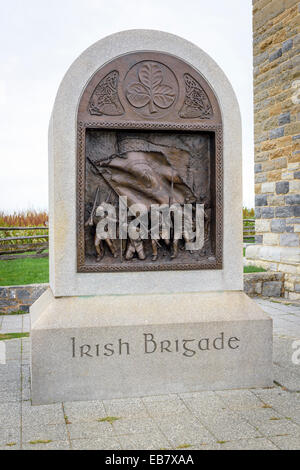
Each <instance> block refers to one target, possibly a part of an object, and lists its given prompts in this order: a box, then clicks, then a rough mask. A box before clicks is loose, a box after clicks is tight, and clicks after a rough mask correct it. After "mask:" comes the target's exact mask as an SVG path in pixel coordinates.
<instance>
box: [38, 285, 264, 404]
mask: <svg viewBox="0 0 300 470" xmlns="http://www.w3.org/2000/svg"><path fill="white" fill-rule="evenodd" d="M30 313H31V374H32V381H31V384H32V403H33V404H47V403H55V402H60V401H73V400H99V399H111V398H125V397H126V398H127V397H138V396H145V395H156V394H166V393H180V392H193V391H200V390H222V389H235V388H249V387H267V386H272V320H271V319H270V318H268V317H267V316H266V315H265V314H264V313H263V312H262V310H261V309H260V308H259V307H258V306H257V305H256V304H255V303H254V302H253V301H252V300H251V299H250V298H249V297H247V296H246V295H245V294H244V293H243V292H240V291H220V292H210V293H184V294H152V295H120V296H117V295H112V296H87V297H62V298H54V296H53V294H52V291H51V289H48V290H47V291H46V292H45V293H44V294H43V295H42V296H41V297H40V298H39V299H38V300H37V301H36V302H35V303H34V304H33V306H32V307H31V312H30Z"/></svg>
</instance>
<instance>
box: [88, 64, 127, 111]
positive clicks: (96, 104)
mask: <svg viewBox="0 0 300 470" xmlns="http://www.w3.org/2000/svg"><path fill="white" fill-rule="evenodd" d="M118 82H119V72H117V71H116V70H113V71H112V72H110V73H109V74H108V75H106V77H104V78H103V80H101V82H100V83H99V84H98V85H97V87H96V88H95V90H94V93H93V94H92V97H91V99H90V102H89V112H90V114H95V115H98V116H102V115H103V114H105V115H107V116H121V115H122V114H124V108H123V106H122V104H121V102H120V99H119V95H118Z"/></svg>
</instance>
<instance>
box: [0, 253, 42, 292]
mask: <svg viewBox="0 0 300 470" xmlns="http://www.w3.org/2000/svg"><path fill="white" fill-rule="evenodd" d="M44 282H49V259H48V258H23V259H14V260H7V261H0V286H17V285H19V284H39V283H44Z"/></svg>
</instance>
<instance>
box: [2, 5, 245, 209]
mask: <svg viewBox="0 0 300 470" xmlns="http://www.w3.org/2000/svg"><path fill="white" fill-rule="evenodd" d="M251 4H252V2H251V0H212V1H209V0H105V1H104V0H0V8H1V10H0V40H1V48H0V64H1V68H0V70H1V73H0V109H1V113H0V155H1V171H0V210H5V211H6V212H9V211H13V210H19V209H27V208H36V209H44V208H47V207H48V174H47V173H48V167H47V158H48V157H47V132H48V121H49V118H50V113H51V109H52V106H53V103H54V99H55V95H56V92H57V89H58V86H59V83H60V81H61V80H62V78H63V75H64V74H65V72H66V70H67V69H68V67H69V66H70V65H71V63H72V62H73V61H74V60H75V59H76V57H77V56H78V55H79V54H81V53H82V52H83V51H84V50H85V49H86V48H87V47H89V46H90V45H91V44H92V43H94V42H96V41H97V40H99V39H101V38H103V37H104V36H107V35H109V34H112V33H114V32H117V31H122V30H126V29H137V28H141V29H147V28H148V29H157V30H162V31H167V32H170V33H174V34H177V35H179V36H182V37H183V38H185V39H188V40H189V41H192V42H193V43H194V44H196V45H198V46H199V47H200V48H201V49H203V50H204V51H206V52H207V53H208V54H209V55H210V56H211V57H212V58H213V59H214V60H215V61H216V62H217V63H218V64H219V66H220V67H221V68H223V70H224V72H225V74H226V75H227V77H228V78H229V80H230V81H231V83H232V85H233V88H234V90H235V92H236V94H237V97H238V101H239V103H240V107H241V113H242V120H243V161H244V168H243V173H244V205H247V206H253V198H254V188H253V122H252V120H253V105H252V29H251V28H252V26H251V23H252V6H251Z"/></svg>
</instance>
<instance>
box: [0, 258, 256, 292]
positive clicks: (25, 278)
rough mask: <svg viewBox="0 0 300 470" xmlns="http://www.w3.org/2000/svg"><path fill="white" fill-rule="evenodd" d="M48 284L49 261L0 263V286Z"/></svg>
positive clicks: (246, 268)
mask: <svg viewBox="0 0 300 470" xmlns="http://www.w3.org/2000/svg"><path fill="white" fill-rule="evenodd" d="M264 271H265V269H263V268H258V267H257V266H244V273H259V272H264ZM45 282H49V259H48V258H28V259H26V258H25V259H24V258H23V259H20V260H19V259H14V260H8V261H0V286H17V285H22V284H39V283H45Z"/></svg>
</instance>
